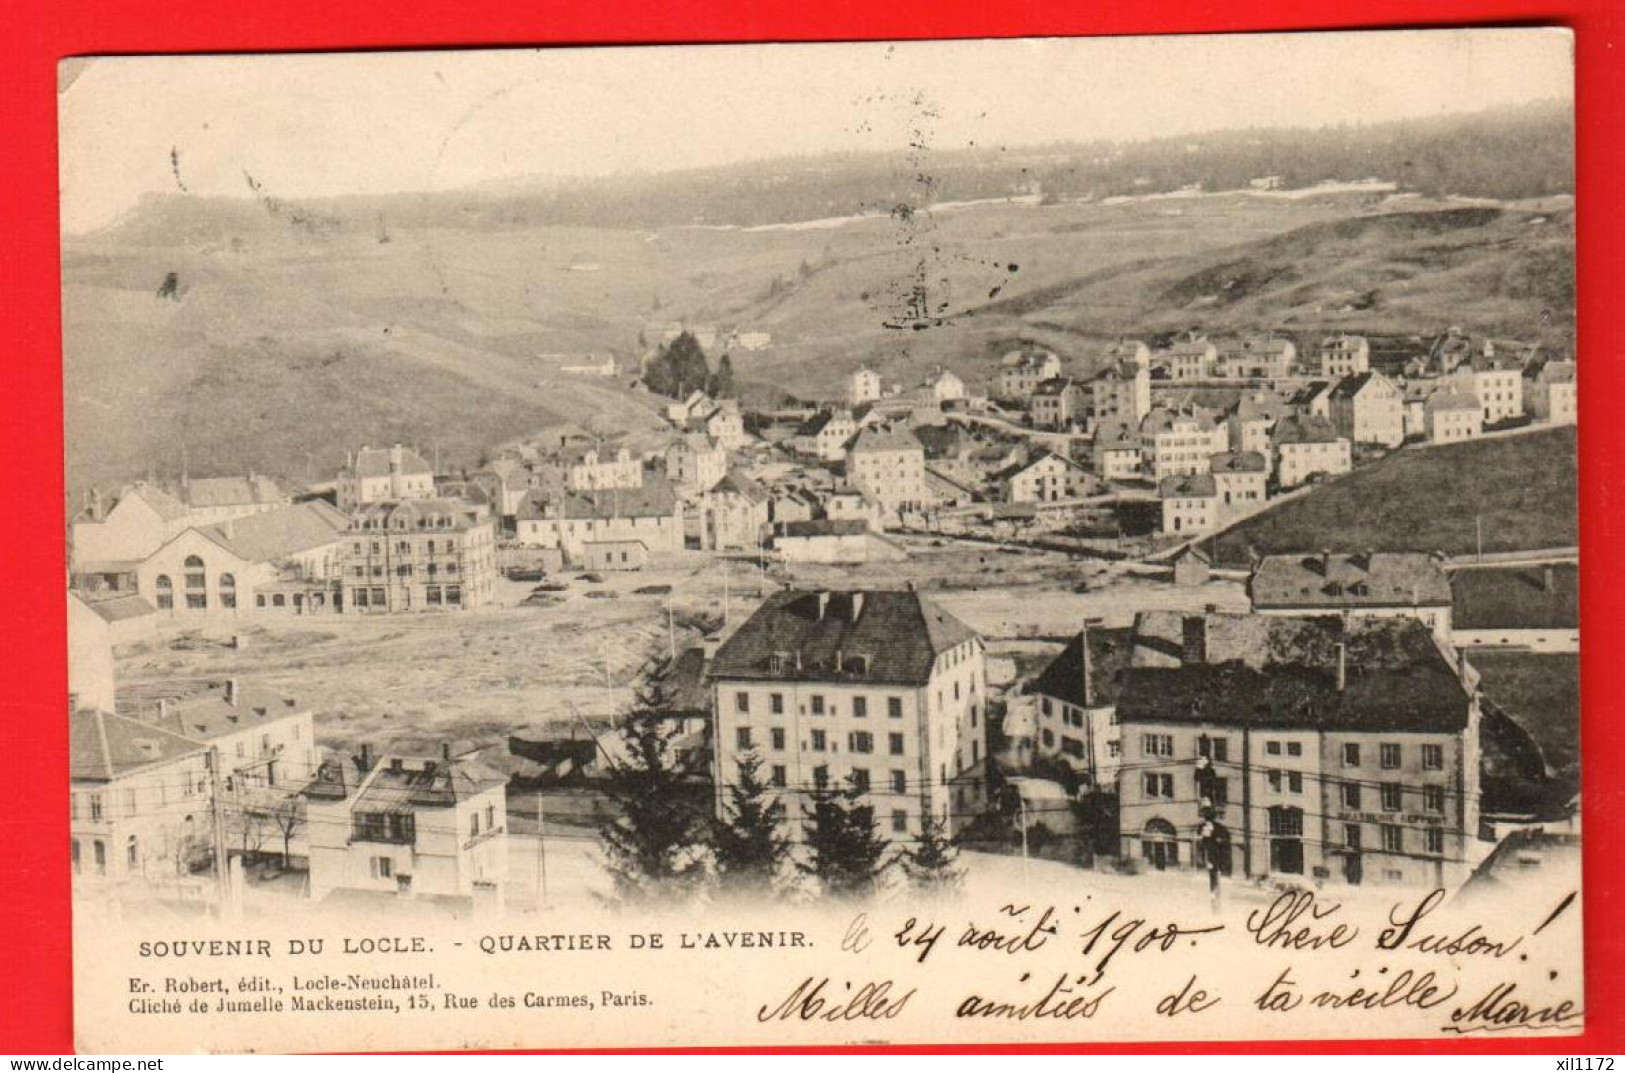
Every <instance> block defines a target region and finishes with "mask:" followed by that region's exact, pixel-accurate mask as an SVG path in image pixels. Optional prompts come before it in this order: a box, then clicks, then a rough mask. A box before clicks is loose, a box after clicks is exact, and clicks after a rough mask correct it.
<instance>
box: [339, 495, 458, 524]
mask: <svg viewBox="0 0 1625 1073" xmlns="http://www.w3.org/2000/svg"><path fill="white" fill-rule="evenodd" d="M482 513H483V512H482V510H481V508H480V507H479V506H477V505H476V504H473V503H469V502H467V501H465V500H461V499H390V500H383V501H381V502H378V503H367V504H363V505H362V506H360V507H358V508H357V509H356V511H355V513H354V514H353V515H352V516H351V518H350V525H351V528H354V529H366V528H368V526H367V525H366V523H367V522H375V523H377V524H376V525H374V526H372V527H371V528H373V529H377V530H380V531H385V532H387V531H389V530H399V529H406V530H416V529H448V530H451V531H453V532H456V531H461V530H464V529H469V528H472V527H473V526H476V525H479V524H480V523H481V522H483V521H484V520H485V519H484V518H483V517H482V516H481V515H482ZM442 522H444V523H445V524H443V525H442V524H441V523H442Z"/></svg>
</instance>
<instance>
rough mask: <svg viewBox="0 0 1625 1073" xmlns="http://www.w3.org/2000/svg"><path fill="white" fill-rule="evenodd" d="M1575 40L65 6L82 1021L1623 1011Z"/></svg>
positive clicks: (1548, 34) (246, 1029) (1405, 1031)
mask: <svg viewBox="0 0 1625 1073" xmlns="http://www.w3.org/2000/svg"><path fill="white" fill-rule="evenodd" d="M1572 63H1573V61H1572V38H1571V36H1570V35H1569V34H1568V32H1566V31H1563V30H1554V29H1543V28H1521V29H1458V30H1412V31H1380V32H1377V31H1371V32H1346V33H1301V34H1289V35H1288V34H1283V35H1235V36H1185V37H1130V38H1098V39H1010V40H965V41H938V42H903V41H899V42H893V43H887V42H871V43H842V44H797V45H790V44H781V45H774V44H763V45H714V46H647V47H615V48H547V49H506V50H476V51H418V52H372V53H354V54H339V53H310V54H285V55H273V54H258V55H253V54H243V55H193V56H169V57H164V56H148V57H101V58H81V59H72V60H67V61H64V62H63V63H62V64H61V66H60V68H59V72H58V73H59V86H58V99H59V109H60V125H61V126H60V129H61V160H60V174H61V206H60V209H61V225H62V327H63V353H64V359H63V393H64V414H65V426H66V427H65V439H66V458H65V466H66V489H67V501H66V503H65V504H64V524H65V526H66V529H67V534H68V553H69V564H68V571H67V576H66V579H65V582H66V590H67V591H66V599H67V603H68V623H69V637H68V643H69V674H70V682H69V692H70V699H69V711H68V713H67V714H68V720H69V742H70V766H71V802H72V805H71V807H72V813H71V847H69V846H65V847H64V849H63V852H64V853H68V852H71V854H72V857H71V860H72V875H73V896H74V905H75V942H76V948H77V954H76V981H75V987H76V1004H77V1010H78V1018H77V1021H78V1029H77V1031H78V1033H79V1036H80V1040H79V1043H80V1046H81V1047H82V1048H83V1049H86V1050H91V1051H118V1052H134V1051H137V1050H142V1049H153V1048H157V1049H169V1050H175V1049H180V1050H198V1049H201V1050H210V1051H254V1050H286V1049H289V1048H295V1049H315V1048H320V1049H345V1050H364V1049H370V1048H389V1049H396V1048H397V1047H401V1046H407V1047H437V1048H458V1047H514V1046H529V1047H558V1046H570V1047H591V1046H604V1045H606V1041H613V1042H614V1045H616V1046H620V1045H633V1044H637V1045H652V1046H698V1045H727V1044H777V1045H795V1044H801V1043H822V1044H839V1043H856V1042H882V1043H908V1042H966V1043H977V1042H980V1043H1001V1042H1021V1041H1032V1042H1044V1041H1067V1040H1072V1039H1079V1038H1084V1037H1088V1038H1091V1039H1097V1040H1098V1039H1105V1040H1158V1039H1211V1038H1241V1039H1291V1038H1328V1037H1418V1038H1429V1037H1431V1038H1451V1037H1458V1036H1464V1035H1466V1036H1475V1035H1476V1036H1485V1035H1489V1036H1496V1035H1517V1034H1522V1033H1542V1034H1563V1033H1573V1032H1578V1031H1580V1030H1581V1029H1582V1028H1583V1027H1584V1016H1585V1013H1584V990H1583V985H1584V974H1583V967H1582V965H1581V957H1580V950H1581V942H1582V921H1581V919H1580V917H1581V912H1580V904H1579V899H1578V895H1579V892H1580V890H1581V878H1580V840H1581V834H1580V780H1579V771H1580V755H1581V754H1580V740H1579V738H1580V733H1579V731H1580V697H1579V643H1580V641H1579V548H1578V545H1579V536H1578V533H1579V526H1578V520H1577V500H1578V491H1577V465H1576V420H1577V410H1578V399H1579V396H1578V390H1577V385H1578V383H1579V374H1578V364H1579V355H1578V353H1577V347H1576V334H1575V252H1574V251H1575V240H1574V234H1575V230H1574V220H1575V203H1574V112H1573V109H1574V101H1573V68H1572ZM307 1013H309V1014H320V1013H326V1014H327V1015H328V1016H325V1017H320V1016H308V1017H307V1016H306V1014H307ZM199 1014H206V1015H207V1016H206V1017H202V1018H200V1017H199V1016H198V1015H199ZM290 1033H297V1034H298V1035H297V1036H291V1035H290Z"/></svg>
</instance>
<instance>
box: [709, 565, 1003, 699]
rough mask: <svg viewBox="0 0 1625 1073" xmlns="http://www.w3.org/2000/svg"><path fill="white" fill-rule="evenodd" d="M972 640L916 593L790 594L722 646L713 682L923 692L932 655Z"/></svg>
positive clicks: (779, 596) (770, 601) (777, 597)
mask: <svg viewBox="0 0 1625 1073" xmlns="http://www.w3.org/2000/svg"><path fill="white" fill-rule="evenodd" d="M976 639H977V634H976V632H975V631H974V630H972V629H971V628H970V627H969V626H966V625H965V624H964V623H963V622H960V621H959V620H958V619H957V618H954V617H953V616H952V615H950V614H948V613H947V612H946V611H943V610H942V609H941V608H939V607H937V606H936V604H934V603H933V602H931V601H930V600H928V599H926V598H925V597H924V596H922V595H920V594H919V593H917V592H907V591H903V592H898V591H892V590H883V589H882V590H867V591H861V592H825V593H819V592H798V591H793V590H792V591H789V592H781V593H776V594H774V595H773V596H770V597H768V598H767V600H766V601H765V602H763V604H762V605H761V606H760V607H759V608H757V609H756V612H755V613H754V614H752V615H751V617H750V618H749V619H747V620H746V621H745V623H744V624H743V625H742V626H740V627H739V629H738V630H737V631H735V632H734V634H733V636H732V637H730V638H728V640H727V641H725V642H724V643H723V644H722V647H721V648H719V649H718V650H717V654H716V656H715V657H713V659H712V662H711V676H712V678H713V679H719V678H725V679H739V678H744V679H759V680H768V681H779V680H811V681H843V682H847V681H859V682H885V683H893V684H902V685H923V684H924V683H926V682H928V681H929V680H930V678H931V671H932V667H933V665H934V664H935V663H936V659H937V656H939V655H940V654H941V653H943V652H945V651H947V650H948V649H950V648H953V647H955V646H957V645H960V644H964V643H966V642H969V641H974V640H976ZM837 658H839V659H840V660H841V661H842V664H841V665H837V662H836V661H837Z"/></svg>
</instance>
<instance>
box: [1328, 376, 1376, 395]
mask: <svg viewBox="0 0 1625 1073" xmlns="http://www.w3.org/2000/svg"><path fill="white" fill-rule="evenodd" d="M1379 379H1381V377H1380V376H1379V375H1378V374H1377V373H1371V372H1366V373H1355V374H1354V375H1353V376H1345V377H1343V379H1341V380H1339V381H1338V382H1337V383H1335V384H1333V385H1332V398H1333V399H1352V398H1353V397H1354V396H1356V395H1358V394H1359V393H1360V391H1361V390H1362V389H1363V388H1364V387H1365V386H1366V385H1367V384H1369V383H1371V382H1372V381H1373V380H1379Z"/></svg>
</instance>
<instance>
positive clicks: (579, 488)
mask: <svg viewBox="0 0 1625 1073" xmlns="http://www.w3.org/2000/svg"><path fill="white" fill-rule="evenodd" d="M563 461H564V464H565V471H564V473H565V477H564V480H565V484H566V485H567V486H568V487H569V488H570V490H571V491H575V492H590V491H593V490H595V489H600V488H636V487H638V486H639V485H641V484H642V483H643V463H642V462H641V461H640V460H639V459H637V458H634V457H633V456H632V452H631V451H629V450H628V449H627V448H626V447H624V446H622V447H618V448H616V450H615V453H614V454H605V453H604V452H602V451H600V450H599V449H598V448H597V447H591V448H588V449H587V450H584V451H570V452H566V453H565V454H564V457H563Z"/></svg>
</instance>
